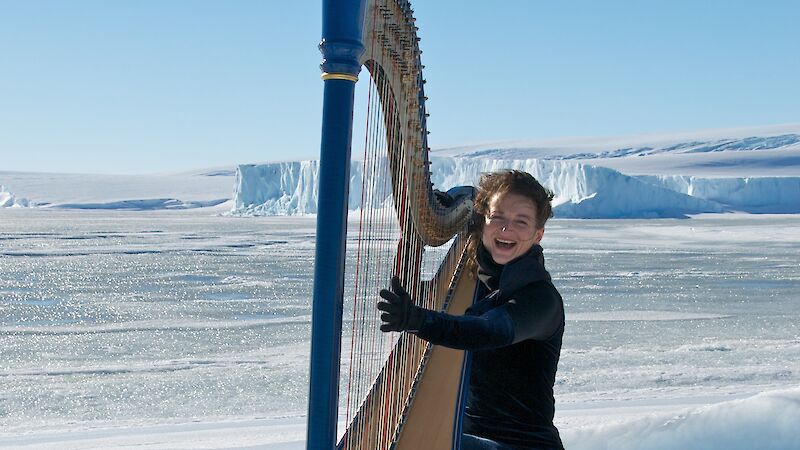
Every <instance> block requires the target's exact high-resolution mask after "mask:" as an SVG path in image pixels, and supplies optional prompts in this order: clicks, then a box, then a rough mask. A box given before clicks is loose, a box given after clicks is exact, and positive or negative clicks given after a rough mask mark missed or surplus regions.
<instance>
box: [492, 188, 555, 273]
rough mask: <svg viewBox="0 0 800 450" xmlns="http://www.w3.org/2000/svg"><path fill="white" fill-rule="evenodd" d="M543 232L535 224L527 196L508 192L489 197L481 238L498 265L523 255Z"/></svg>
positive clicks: (533, 209)
mask: <svg viewBox="0 0 800 450" xmlns="http://www.w3.org/2000/svg"><path fill="white" fill-rule="evenodd" d="M543 234H544V228H537V226H536V205H535V204H534V203H533V201H532V200H531V199H529V198H528V197H524V196H522V195H519V194H514V193H511V192H509V193H504V194H495V195H494V196H492V197H491V198H490V199H489V212H488V213H487V214H486V223H485V225H484V227H483V235H482V236H481V241H482V242H483V246H484V247H486V250H489V253H490V254H491V255H492V259H494V262H496V263H497V264H506V263H508V262H510V261H512V260H514V259H516V258H518V257H520V256H522V255H524V254H525V253H526V252H527V251H528V250H530V249H531V247H533V246H534V245H535V244H538V243H539V241H541V240H542V235H543Z"/></svg>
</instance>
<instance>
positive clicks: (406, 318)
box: [378, 276, 425, 332]
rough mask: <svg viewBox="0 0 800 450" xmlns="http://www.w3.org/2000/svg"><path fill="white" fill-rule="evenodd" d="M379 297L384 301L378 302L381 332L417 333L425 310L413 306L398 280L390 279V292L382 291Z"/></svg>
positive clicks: (395, 277)
mask: <svg viewBox="0 0 800 450" xmlns="http://www.w3.org/2000/svg"><path fill="white" fill-rule="evenodd" d="M380 296H381V297H382V298H383V299H384V300H385V301H379V302H378V309H379V310H381V311H383V313H382V314H381V321H383V324H382V325H381V331H411V332H414V331H419V328H420V327H421V326H422V322H423V320H424V319H425V310H424V309H422V308H420V307H418V306H415V305H414V301H413V300H411V296H410V295H408V292H406V290H405V288H404V287H403V285H402V284H401V283H400V279H399V278H397V276H394V277H392V290H391V291H389V290H387V289H382V290H381V292H380Z"/></svg>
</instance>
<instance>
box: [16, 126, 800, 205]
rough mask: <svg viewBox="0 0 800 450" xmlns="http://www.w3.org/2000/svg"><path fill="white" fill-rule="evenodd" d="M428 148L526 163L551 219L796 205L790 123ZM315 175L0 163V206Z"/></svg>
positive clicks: (295, 201)
mask: <svg viewBox="0 0 800 450" xmlns="http://www.w3.org/2000/svg"><path fill="white" fill-rule="evenodd" d="M354 153H358V152H354ZM431 155H432V156H431V160H432V181H433V183H434V186H435V187H436V188H439V189H442V190H446V189H449V188H451V187H453V186H459V185H467V184H474V183H476V182H477V180H478V178H479V176H480V174H481V173H482V172H486V171H492V170H497V169H501V168H516V169H520V170H526V171H528V172H530V173H532V174H533V175H534V176H536V177H537V178H538V179H539V180H540V181H542V182H543V184H545V185H546V186H548V187H549V188H551V189H552V190H553V191H554V192H555V193H556V196H557V197H556V207H555V211H554V212H555V215H556V217H563V218H657V217H686V216H689V215H695V214H703V213H721V212H748V213H760V214H765V213H779V214H786V213H800V124H794V125H780V126H769V127H753V128H740V129H734V130H710V131H695V132H687V133H673V134H670V135H643V136H624V137H600V138H572V139H560V140H550V141H538V142H537V141H525V142H523V141H514V142H504V143H487V144H480V145H472V146H465V147H458V148H449V149H443V150H436V151H433V152H432V154H431ZM363 171H364V167H363V162H361V161H353V162H352V163H351V177H350V201H349V209H350V210H351V211H354V210H356V209H358V208H359V206H360V202H361V181H362V177H363ZM318 176H319V165H318V163H317V161H288V162H275V163H264V164H241V165H239V166H238V167H223V168H211V169H205V170H200V171H194V172H187V173H179V174H157V175H97V174H50V173H46V174H45V173H22V172H3V171H0V184H2V186H3V187H2V189H0V208H8V207H45V208H68V209H114V210H140V211H141V210H170V209H193V208H213V209H215V210H216V211H219V212H223V211H230V212H231V213H233V214H234V215H295V214H301V215H302V214H314V213H316V210H317V195H318V191H317V180H318ZM388 198H389V194H388V193H384V194H383V195H378V196H376V197H375V198H372V199H371V203H372V206H377V207H380V206H383V205H386V204H387V200H388Z"/></svg>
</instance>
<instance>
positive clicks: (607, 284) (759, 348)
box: [0, 209, 800, 448]
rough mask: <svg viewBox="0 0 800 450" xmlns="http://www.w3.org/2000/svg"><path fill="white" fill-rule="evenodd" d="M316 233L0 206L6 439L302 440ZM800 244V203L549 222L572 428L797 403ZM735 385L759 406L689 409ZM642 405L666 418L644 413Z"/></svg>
mask: <svg viewBox="0 0 800 450" xmlns="http://www.w3.org/2000/svg"><path fill="white" fill-rule="evenodd" d="M314 229H315V221H314V219H312V218H308V217H294V218H287V217H272V218H246V219H245V218H234V217H221V216H212V215H209V214H208V212H203V211H165V212H115V211H69V210H24V209H14V210H4V211H0V348H2V353H0V383H1V384H2V389H1V390H0V430H2V431H0V446H3V445H11V446H22V445H23V444H24V445H31V446H34V447H36V446H46V445H45V444H46V443H47V442H50V443H51V444H52V445H53V446H56V447H58V448H67V447H65V446H62V444H64V442H63V441H68V440H69V436H70V434H69V433H74V432H75V431H76V430H84V431H86V430H90V431H86V433H89V434H83V435H80V436H83V438H82V439H83V441H81V442H84V443H85V442H88V441H87V439H88V440H90V441H92V442H96V443H97V447H96V448H102V447H104V446H105V447H107V446H110V445H113V446H118V445H121V444H120V442H124V443H127V444H130V445H131V446H133V445H134V444H135V445H137V446H141V445H142V444H141V443H138V444H137V442H138V441H136V440H135V439H133V438H131V439H129V440H128V441H125V440H124V436H126V435H127V434H130V433H132V434H134V435H136V433H134V432H131V431H130V430H137V429H138V430H142V429H147V430H151V431H150V434H147V436H152V435H161V436H167V435H169V436H178V437H177V438H175V442H181V441H183V442H187V443H191V442H194V443H195V444H196V445H195V447H197V448H200V447H202V446H201V445H199V441H197V440H194V441H192V440H191V439H189V440H188V441H187V440H186V439H185V438H186V436H195V437H197V436H202V435H204V434H203V431H202V430H206V431H208V433H206V434H209V435H210V434H212V433H211V431H209V430H213V429H214V427H213V426H210V425H207V426H202V425H192V424H198V423H200V424H204V423H223V424H226V425H225V426H224V429H225V430H227V433H226V434H228V435H230V434H234V435H236V436H239V440H237V437H236V436H233V437H231V436H229V437H228V440H227V441H225V442H223V441H215V440H214V439H212V438H211V437H208V438H207V439H206V440H205V441H203V442H205V443H206V444H205V445H206V446H205V447H204V448H218V447H220V446H234V447H236V446H238V447H245V446H252V445H259V444H268V443H272V444H274V446H272V447H271V448H283V447H281V445H283V444H280V443H281V442H283V443H287V442H295V443H297V442H299V441H298V439H302V434H303V433H302V416H303V415H304V414H305V408H306V403H305V402H306V397H307V377H308V375H307V371H308V351H309V332H310V317H311V316H310V297H311V287H312V273H313V270H312V269H313V267H312V266H313V253H314ZM799 243H800V217H798V216H766V215H760V216H757V215H725V216H716V215H710V216H702V217H696V218H693V219H690V220H607V221H602V220H592V221H585V220H553V221H552V222H549V224H548V228H547V232H546V234H545V239H544V240H543V246H544V247H545V255H546V257H547V259H548V262H547V266H548V269H549V270H550V271H551V273H552V274H553V276H554V280H555V283H556V285H557V286H558V287H559V288H560V290H561V292H562V294H563V296H564V299H565V308H566V314H567V327H566V332H565V339H564V348H563V351H562V359H561V363H560V365H559V373H558V380H557V385H556V401H557V405H556V408H557V412H556V415H557V416H556V421H557V424H558V425H559V427H560V429H561V430H562V435H563V436H564V437H565V442H572V443H578V445H577V448H637V447H636V446H629V447H625V442H619V438H618V437H616V438H614V439H617V443H616V444H615V446H614V447H602V446H599V445H597V446H594V447H588V446H586V444H585V442H587V439H592V440H593V442H600V441H597V439H600V440H601V441H602V439H603V437H605V438H606V440H607V441H608V440H609V439H611V437H613V436H620V435H623V436H625V435H626V433H627V435H629V436H630V435H633V436H635V437H636V438H635V439H634V438H631V440H630V442H641V441H642V440H643V439H644V437H645V436H651V435H652V434H653V433H654V432H655V431H653V430H661V431H662V432H663V431H664V430H665V428H663V426H664V424H665V423H666V422H669V423H672V424H673V425H675V424H676V423H679V424H683V425H685V427H684V428H682V430H684V431H683V432H684V434H685V430H687V429H689V430H691V429H703V430H708V429H713V428H714V426H717V427H718V428H721V429H723V430H727V434H730V431H732V430H733V429H734V427H732V426H731V425H730V423H735V421H732V419H731V418H730V417H729V416H730V414H729V415H728V416H725V412H726V411H728V412H729V411H739V412H740V413H739V415H738V416H735V417H740V416H742V413H741V411H747V410H760V411H766V412H765V414H767V417H769V414H774V415H777V414H776V413H775V411H777V410H781V411H789V412H790V413H791V412H792V411H793V412H794V414H795V415H791V414H789V415H788V417H789V418H794V417H797V411H798V408H797V407H796V406H795V407H794V409H791V408H788V409H787V408H786V407H780V408H779V407H778V406H776V405H780V404H781V403H780V402H781V401H784V400H781V399H785V398H788V399H789V400H787V401H789V404H790V405H795V404H796V403H798V402H800V400H798V398H800V394H798V393H797V392H796V391H792V390H791V389H792V388H795V387H796V386H798V385H800V326H798V323H800V263H798V259H797V257H796V254H797V252H798V247H800V245H799ZM787 390H788V391H787ZM770 392H789V394H786V395H784V396H783V397H781V396H780V395H779V394H770ZM761 393H766V394H761ZM759 395H760V396H759ZM752 396H756V397H752ZM737 399H740V400H737ZM753 399H755V400H753ZM792 399H794V400H792ZM722 400H734V401H739V402H748V401H749V402H750V403H744V404H743V406H740V407H735V408H734V407H731V408H722V410H721V411H716V412H715V410H711V411H710V412H707V414H706V415H703V416H702V420H701V419H697V417H696V416H692V415H684V416H680V415H678V416H674V415H673V412H675V411H677V410H679V409H681V408H685V407H687V406H691V405H699V406H701V407H708V406H707V405H714V404H717V403H719V402H720V401H722ZM792 402H794V403H792ZM754 405H755V406H754ZM759 405H761V408H760V409H759ZM764 405H768V407H767V406H764ZM737 408H738V409H737ZM642 411H647V412H649V413H653V412H661V413H663V414H664V415H666V416H665V417H666V419H663V418H662V419H658V418H654V419H648V420H651V422H647V421H645V422H642V421H639V422H637V424H638V425H631V424H630V423H631V422H630V420H632V419H631V418H632V417H634V416H640V415H641V414H642ZM657 417H658V416H657ZM681 417H683V419H680V418H681ZM709 417H710V418H712V419H709ZM715 417H716V418H719V419H718V420H717V419H713V418H715ZM776 420H777V418H776ZM665 421H666V422H665ZM670 421H671V422H670ZM676 421H677V422H676ZM709 421H710V422H709ZM748 423H752V421H749V422H748ZM683 425H682V426H683ZM597 426H602V427H604V428H597ZM614 426H617V427H624V428H623V429H619V428H617V429H616V431H615V429H614V428H613V427H614ZM675 426H677V425H675ZM148 427H149V428H148ZM165 427H166V428H165ZM593 427H594V428H593ZM609 427H610V428H609ZM659 427H662V428H659ZM687 427H688V428H687ZM692 427H694V428H692ZM106 429H116V430H128V431H126V432H116V433H115V432H104V431H97V430H106ZM666 429H669V428H666ZM760 429H761V430H762V431H763V428H760ZM91 430H95V431H91ZM234 430H260V431H253V432H251V433H249V434H248V432H245V431H242V432H241V433H236V432H235V431H234ZM265 430H266V431H265ZM91 433H94V434H91ZM676 433H677V431H676ZM139 435H141V433H139ZM690 435H691V434H690ZM114 436H117V437H119V436H123V438H122V439H123V441H119V440H117V441H114V440H113V439H114ZM180 436H183V437H180ZM281 436H283V437H281ZM675 436H676V435H672V437H673V438H674V437H675ZM108 439H111V441H109V440H108ZM198 439H199V438H198ZM654 439H655V438H654ZM788 439H791V438H788ZM54 442H56V444H53V443H54ZM58 442H60V443H58ZM114 442H116V444H114ZM170 442H171V441H170ZM215 442H216V444H214V443H215ZM581 442H582V443H583V444H582V446H581V444H579V443H581ZM630 442H629V443H630ZM659 442H661V441H659ZM789 442H790V443H789V445H790V447H786V446H783V447H774V448H793V447H791V445H793V444H792V443H791V441H789ZM109 443H111V444H109ZM127 444H126V445H127ZM164 445H165V446H173V447H174V445H167V444H164ZM287 445H288V444H287ZM300 446H301V447H302V445H300ZM799 446H800V444H799ZM156 447H157V446H156ZM290 447H291V446H290ZM290 447H286V448H290ZM572 447H573V448H576V445H573V446H572ZM74 448H93V447H91V445H86V446H83V447H81V446H79V445H76V446H74ZM143 448H147V447H143ZM291 448H298V447H297V446H294V447H291ZM639 448H688V447H669V446H666V447H658V446H651V447H639ZM720 448H723V447H720ZM726 448H730V447H726ZM794 448H797V447H794Z"/></svg>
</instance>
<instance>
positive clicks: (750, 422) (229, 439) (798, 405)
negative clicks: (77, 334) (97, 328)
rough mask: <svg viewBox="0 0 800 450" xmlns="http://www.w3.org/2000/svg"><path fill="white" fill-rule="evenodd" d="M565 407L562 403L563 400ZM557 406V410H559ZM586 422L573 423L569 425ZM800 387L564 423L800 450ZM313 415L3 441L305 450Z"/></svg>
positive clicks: (595, 448)
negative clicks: (308, 422) (307, 426)
mask: <svg viewBox="0 0 800 450" xmlns="http://www.w3.org/2000/svg"><path fill="white" fill-rule="evenodd" d="M558 406H560V405H558ZM558 406H557V408H558ZM570 422H572V423H575V424H580V425H579V426H569V425H566V424H568V423H570ZM798 423H800V388H794V389H787V390H774V391H769V392H764V393H760V394H757V395H753V396H749V397H745V398H736V399H732V400H723V401H716V402H709V403H706V404H701V405H696V404H695V405H693V404H692V403H691V401H690V400H685V401H683V402H681V401H676V402H672V403H665V404H658V403H657V402H654V403H651V404H644V405H638V406H637V405H630V404H628V405H622V404H608V405H602V404H601V405H591V404H582V405H570V406H569V407H568V408H564V409H558V411H557V416H556V425H557V426H559V428H560V430H561V437H562V440H563V441H564V446H565V448H567V449H570V450H610V449H614V450H684V449H701V448H702V449H717V448H719V449H722V448H724V449H726V450H752V449H760V450H797V449H798V448H800V433H797V429H796V428H797V424H798ZM305 431H306V430H305V419H304V418H303V417H285V418H271V419H249V420H238V421H236V420H220V421H216V422H213V421H212V422H195V423H178V424H158V425H138V426H129V427H122V428H120V427H116V428H94V429H93V428H89V429H79V428H78V429H70V430H54V431H51V432H49V433H37V434H34V435H21V436H7V437H6V436H3V435H2V434H0V446H9V447H13V448H19V449H25V448H37V449H59V450H61V449H65V450H66V449H76V450H77V449H82V450H88V449H106V448H120V449H124V448H137V449H155V448H175V449H190V448H191V449H195V448H196V449H211V448H256V447H258V448H264V449H269V450H290V449H291V450H300V449H304V448H305Z"/></svg>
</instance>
